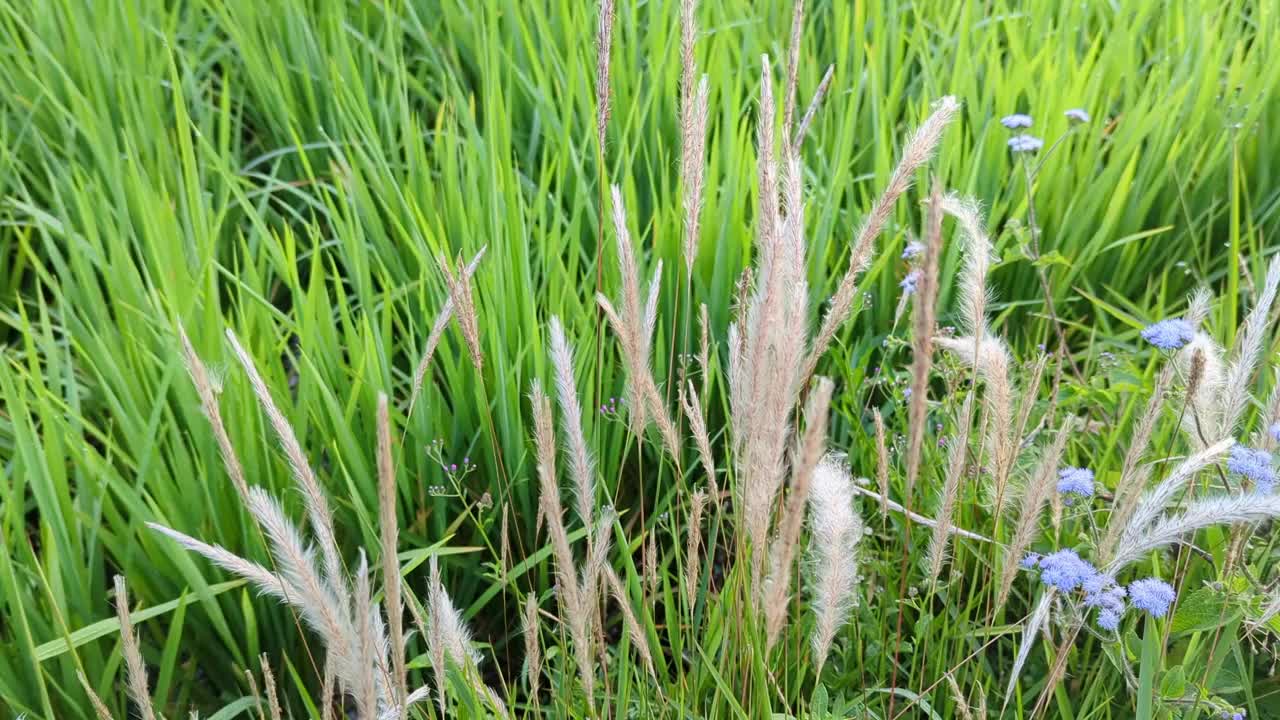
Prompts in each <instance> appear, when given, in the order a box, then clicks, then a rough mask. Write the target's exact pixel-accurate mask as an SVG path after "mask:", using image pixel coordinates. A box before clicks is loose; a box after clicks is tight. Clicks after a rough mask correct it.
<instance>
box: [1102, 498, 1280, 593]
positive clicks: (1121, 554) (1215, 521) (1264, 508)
mask: <svg viewBox="0 0 1280 720" xmlns="http://www.w3.org/2000/svg"><path fill="white" fill-rule="evenodd" d="M1276 517H1280V495H1277V494H1271V495H1263V494H1260V493H1256V492H1249V493H1242V494H1239V495H1222V496H1217V497H1211V498H1205V499H1203V500H1194V501H1191V502H1189V503H1188V504H1187V506H1186V509H1185V510H1183V511H1182V512H1180V513H1176V514H1173V515H1166V516H1164V517H1162V518H1160V519H1158V520H1156V521H1155V522H1153V523H1152V524H1151V525H1150V526H1148V527H1147V528H1145V529H1143V530H1142V531H1141V532H1139V533H1134V534H1132V535H1130V534H1126V538H1127V539H1129V540H1130V541H1128V542H1124V543H1121V545H1120V548H1119V550H1118V552H1117V553H1116V556H1115V557H1114V558H1113V559H1112V560H1111V562H1110V563H1109V564H1108V565H1107V567H1106V570H1105V572H1107V574H1109V575H1114V574H1116V573H1117V572H1119V571H1120V570H1121V569H1123V568H1124V567H1126V566H1128V565H1129V564H1130V563H1132V562H1134V561H1136V560H1140V559H1142V557H1144V556H1145V555H1146V554H1147V553H1149V552H1151V551H1152V550H1158V549H1160V548H1163V547H1166V546H1168V545H1171V544H1173V543H1175V542H1177V541H1178V540H1179V539H1181V538H1182V537H1185V536H1187V535H1190V534H1191V533H1193V532H1195V531H1197V530H1200V529H1201V528H1206V527H1209V526H1211V525H1230V524H1233V523H1240V522H1251V521H1258V520H1269V519H1272V518H1276Z"/></svg>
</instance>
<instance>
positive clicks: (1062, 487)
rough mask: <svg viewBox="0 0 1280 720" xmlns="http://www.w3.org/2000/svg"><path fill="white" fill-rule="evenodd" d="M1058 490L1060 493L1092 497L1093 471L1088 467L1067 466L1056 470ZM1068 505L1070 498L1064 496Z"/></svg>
mask: <svg viewBox="0 0 1280 720" xmlns="http://www.w3.org/2000/svg"><path fill="white" fill-rule="evenodd" d="M1058 492H1059V493H1060V494H1062V495H1078V496H1080V497H1082V498H1090V497H1093V471H1092V470H1090V469H1088V468H1078V467H1069V468H1063V469H1061V470H1059V471H1058ZM1066 502H1067V504H1068V505H1070V504H1071V498H1069V497H1068V498H1066Z"/></svg>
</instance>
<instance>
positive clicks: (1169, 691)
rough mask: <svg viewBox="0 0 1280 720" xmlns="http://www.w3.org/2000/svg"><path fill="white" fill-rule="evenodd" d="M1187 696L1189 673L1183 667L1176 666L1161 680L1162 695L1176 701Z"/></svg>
mask: <svg viewBox="0 0 1280 720" xmlns="http://www.w3.org/2000/svg"><path fill="white" fill-rule="evenodd" d="M1186 694H1187V673H1186V671H1185V670H1183V669H1182V666H1181V665H1175V666H1173V667H1172V668H1170V669H1169V670H1167V671H1166V672H1165V674H1164V677H1163V678H1161V679H1160V695H1161V697H1165V698H1168V699H1170V700H1176V699H1178V698H1181V697H1183V696H1184V695H1186Z"/></svg>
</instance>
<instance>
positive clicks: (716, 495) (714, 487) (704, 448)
mask: <svg viewBox="0 0 1280 720" xmlns="http://www.w3.org/2000/svg"><path fill="white" fill-rule="evenodd" d="M680 404H681V405H682V406H683V407H684V414H685V417H687V418H688V419H689V434H690V435H692V436H693V444H694V447H696V448H697V449H698V460H699V462H701V463H702V472H703V473H704V474H705V475H706V476H707V488H708V490H709V491H710V492H711V497H712V498H713V499H714V500H715V501H716V502H717V503H718V502H720V484H719V482H718V481H717V480H716V463H715V458H714V456H713V455H712V454H711V436H710V434H708V432H707V421H706V419H705V418H704V417H703V410H702V399H701V398H700V397H699V396H698V391H697V390H696V389H694V387H693V382H692V381H690V382H689V384H688V388H687V389H686V391H685V393H684V394H682V395H681V398H680Z"/></svg>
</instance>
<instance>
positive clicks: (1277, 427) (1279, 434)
mask: <svg viewBox="0 0 1280 720" xmlns="http://www.w3.org/2000/svg"><path fill="white" fill-rule="evenodd" d="M1267 432H1269V433H1271V439H1272V440H1275V441H1276V442H1280V420H1277V421H1276V422H1273V423H1271V427H1270V428H1268V429H1267Z"/></svg>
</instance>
